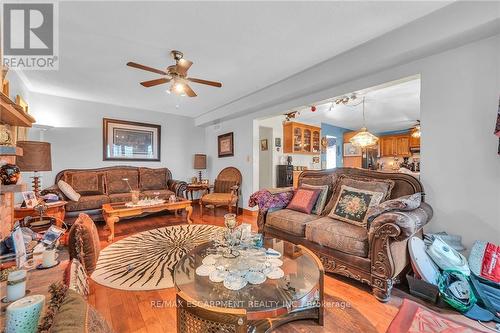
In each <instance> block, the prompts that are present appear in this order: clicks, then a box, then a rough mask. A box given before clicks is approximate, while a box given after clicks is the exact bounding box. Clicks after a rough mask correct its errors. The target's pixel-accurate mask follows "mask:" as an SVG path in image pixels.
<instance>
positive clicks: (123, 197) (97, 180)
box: [42, 166, 187, 221]
mask: <svg viewBox="0 0 500 333" xmlns="http://www.w3.org/2000/svg"><path fill="white" fill-rule="evenodd" d="M124 178H127V179H128V182H129V184H130V187H131V188H132V189H134V190H139V191H140V192H141V197H145V196H148V197H153V196H155V195H156V193H158V196H159V197H160V198H162V199H168V198H169V196H170V195H172V194H175V195H176V196H178V197H183V196H184V193H185V191H186V188H187V183H186V182H184V181H179V180H173V179H172V173H171V172H170V170H169V169H167V168H159V169H152V168H144V167H132V166H113V167H107V168H98V169H66V170H62V171H60V172H59V173H58V174H57V175H56V179H55V183H56V184H55V185H53V186H51V187H49V188H46V189H45V190H43V191H42V195H45V194H47V193H54V194H57V195H58V196H59V198H60V199H62V200H66V201H68V203H67V204H66V207H65V208H66V217H67V218H68V220H69V221H72V220H74V219H76V218H77V217H78V215H79V214H80V213H86V214H88V215H89V216H90V217H91V218H92V219H93V220H94V221H96V220H102V219H103V217H102V214H101V207H102V205H103V204H105V203H110V202H111V203H112V202H124V201H130V200H131V194H130V189H129V185H127V182H126V181H124V180H123V179H124ZM61 179H62V180H64V181H65V182H67V183H68V184H69V185H71V186H72V187H73V189H74V190H75V191H76V192H78V193H79V194H80V195H81V197H80V200H78V201H71V200H69V199H68V198H67V197H66V196H65V195H64V193H62V191H61V190H60V189H59V187H58V186H57V182H58V181H59V180H61Z"/></svg>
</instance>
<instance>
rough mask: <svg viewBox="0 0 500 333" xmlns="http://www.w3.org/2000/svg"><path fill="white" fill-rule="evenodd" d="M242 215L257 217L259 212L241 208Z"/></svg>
mask: <svg viewBox="0 0 500 333" xmlns="http://www.w3.org/2000/svg"><path fill="white" fill-rule="evenodd" d="M243 215H246V216H254V217H256V216H257V215H259V211H258V210H250V209H246V208H243Z"/></svg>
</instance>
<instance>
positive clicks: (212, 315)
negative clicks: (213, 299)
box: [176, 291, 248, 333]
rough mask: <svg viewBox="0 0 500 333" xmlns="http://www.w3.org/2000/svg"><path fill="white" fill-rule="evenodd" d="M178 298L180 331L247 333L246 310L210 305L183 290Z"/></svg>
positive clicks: (191, 332) (195, 332)
mask: <svg viewBox="0 0 500 333" xmlns="http://www.w3.org/2000/svg"><path fill="white" fill-rule="evenodd" d="M176 300H177V302H176V305H177V332H179V333H221V332H224V333H247V330H248V327H247V312H246V310H243V309H230V308H219V307H215V306H208V305H205V304H204V303H202V302H197V301H196V300H193V299H192V298H191V297H189V296H188V295H186V294H185V293H183V292H182V291H179V292H177V296H176Z"/></svg>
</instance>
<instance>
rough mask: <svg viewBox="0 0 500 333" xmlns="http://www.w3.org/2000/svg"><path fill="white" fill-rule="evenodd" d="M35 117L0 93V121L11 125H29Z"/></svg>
mask: <svg viewBox="0 0 500 333" xmlns="http://www.w3.org/2000/svg"><path fill="white" fill-rule="evenodd" d="M34 122H35V118H33V117H32V116H31V115H29V114H27V113H26V112H24V111H23V109H22V108H21V107H20V106H19V105H16V103H14V102H13V101H12V100H11V99H10V98H9V97H8V96H6V95H5V94H3V93H0V123H4V124H8V125H11V126H19V127H31V125H32V124H33V123H34Z"/></svg>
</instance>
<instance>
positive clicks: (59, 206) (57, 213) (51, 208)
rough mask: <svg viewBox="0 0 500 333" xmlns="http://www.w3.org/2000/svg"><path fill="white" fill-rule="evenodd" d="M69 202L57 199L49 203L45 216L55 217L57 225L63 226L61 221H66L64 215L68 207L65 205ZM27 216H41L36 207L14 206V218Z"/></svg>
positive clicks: (19, 218)
mask: <svg viewBox="0 0 500 333" xmlns="http://www.w3.org/2000/svg"><path fill="white" fill-rule="evenodd" d="M66 204H67V202H66V201H57V202H53V203H49V204H48V205H47V210H46V211H45V213H44V214H43V215H44V216H49V217H55V218H56V221H57V223H56V226H58V227H62V226H61V225H60V224H61V222H60V221H64V216H65V215H66V209H65V208H64V206H65V205H66ZM26 216H32V217H35V216H40V215H39V214H38V212H37V211H36V210H35V209H34V208H21V207H20V206H16V207H14V220H21V219H24V218H25V217H26Z"/></svg>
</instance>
